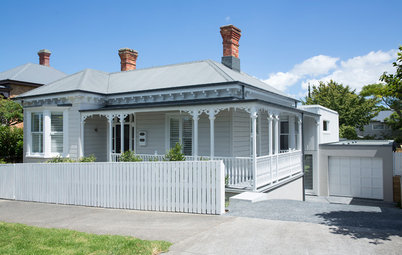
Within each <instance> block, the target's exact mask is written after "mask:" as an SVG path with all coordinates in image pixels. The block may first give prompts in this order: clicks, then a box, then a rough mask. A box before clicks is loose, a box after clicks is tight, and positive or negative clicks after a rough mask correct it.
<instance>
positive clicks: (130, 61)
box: [119, 48, 138, 71]
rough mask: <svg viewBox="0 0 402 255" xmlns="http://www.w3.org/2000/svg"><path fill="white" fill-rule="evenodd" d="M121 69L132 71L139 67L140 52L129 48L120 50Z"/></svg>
mask: <svg viewBox="0 0 402 255" xmlns="http://www.w3.org/2000/svg"><path fill="white" fill-rule="evenodd" d="M119 56H120V65H121V71H130V70H135V69H136V68H137V57H138V52H137V51H135V50H132V49H129V48H122V49H120V50H119Z"/></svg>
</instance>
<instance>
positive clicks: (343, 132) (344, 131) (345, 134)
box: [339, 125, 358, 140]
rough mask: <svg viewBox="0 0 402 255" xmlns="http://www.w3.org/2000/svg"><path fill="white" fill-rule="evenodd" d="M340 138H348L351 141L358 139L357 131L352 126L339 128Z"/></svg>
mask: <svg viewBox="0 0 402 255" xmlns="http://www.w3.org/2000/svg"><path fill="white" fill-rule="evenodd" d="M339 136H340V137H342V138H346V139H349V140H353V139H357V138H358V137H357V133H356V129H355V128H354V127H351V126H345V125H343V126H340V127H339Z"/></svg>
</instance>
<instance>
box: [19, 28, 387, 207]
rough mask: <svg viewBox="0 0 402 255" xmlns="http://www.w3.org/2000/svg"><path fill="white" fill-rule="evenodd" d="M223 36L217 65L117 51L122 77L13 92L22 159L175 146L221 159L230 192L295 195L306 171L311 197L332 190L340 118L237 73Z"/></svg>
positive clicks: (111, 155)
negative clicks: (144, 58) (330, 165)
mask: <svg viewBox="0 0 402 255" xmlns="http://www.w3.org/2000/svg"><path fill="white" fill-rule="evenodd" d="M220 33H221V36H222V39H223V43H222V44H223V57H222V61H221V63H218V62H215V61H212V60H202V61H194V62H187V63H179V64H173V65H167V66H158V67H152V68H144V69H136V66H137V62H136V61H137V57H138V52H136V51H134V50H132V49H127V48H123V49H120V50H119V56H120V59H121V72H117V73H106V72H102V71H98V70H93V69H85V70H83V71H80V72H78V73H75V74H72V75H69V76H66V77H64V78H62V79H59V80H57V81H54V82H51V83H49V84H47V85H46V86H42V87H39V88H37V89H35V90H31V91H28V92H26V93H24V94H22V95H19V96H18V97H17V98H18V100H20V102H21V103H22V105H23V107H24V119H25V120H26V123H27V125H25V126H24V162H43V161H46V160H47V159H49V158H52V157H56V156H61V157H71V158H79V157H83V156H89V155H91V154H93V155H95V156H96V158H97V160H98V161H109V162H116V161H119V158H120V156H121V154H122V152H124V151H128V150H132V151H135V153H136V154H138V155H139V156H140V157H142V158H143V159H144V160H161V159H162V158H163V155H164V154H165V153H166V151H167V150H169V148H171V147H173V146H174V145H175V144H176V143H177V142H180V143H181V144H182V146H183V152H184V154H185V155H186V159H187V160H199V159H218V160H222V161H223V162H224V164H225V170H226V176H227V180H228V183H227V189H226V190H227V191H230V192H243V191H246V190H251V191H258V192H269V191H271V190H274V189H275V190H276V192H278V190H279V191H281V190H283V192H286V194H288V196H287V198H292V199H302V197H303V168H304V169H306V170H307V171H306V174H305V178H304V185H305V187H306V189H307V190H309V192H311V193H312V194H316V195H329V194H331V193H329V190H330V189H329V187H328V183H329V181H328V176H330V174H329V172H330V171H331V170H328V169H326V168H321V167H320V166H321V163H320V162H322V161H323V160H321V155H323V154H322V153H321V152H320V151H321V149H322V148H321V147H322V146H323V145H325V144H328V143H336V142H338V141H339V129H338V114H337V113H336V112H334V111H332V110H329V109H327V108H325V107H322V106H302V107H297V104H298V100H296V99H294V98H292V97H290V96H288V95H286V94H285V93H283V92H282V91H279V90H277V89H276V88H274V87H272V86H270V85H268V84H266V83H264V82H262V81H261V80H259V79H256V78H254V77H252V76H250V75H247V74H245V73H244V72H242V71H241V68H240V59H239V40H240V36H241V31H240V29H238V28H236V27H235V26H233V25H228V26H223V27H221V30H220ZM303 162H304V163H303ZM321 169H324V170H321ZM384 171H385V170H384ZM387 171H388V170H387ZM384 183H385V182H384ZM386 184H387V183H386ZM385 186H386V185H385ZM289 191H291V192H289ZM282 197H283V196H282Z"/></svg>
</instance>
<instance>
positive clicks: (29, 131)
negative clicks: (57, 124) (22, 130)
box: [27, 112, 44, 154]
mask: <svg viewBox="0 0 402 255" xmlns="http://www.w3.org/2000/svg"><path fill="white" fill-rule="evenodd" d="M33 114H40V115H41V119H42V121H41V124H40V126H42V128H41V129H42V131H41V132H38V131H35V132H33V131H32V115H33ZM43 122H44V120H43V112H31V113H29V129H28V131H27V132H28V133H29V136H30V141H31V142H30V145H31V146H30V148H31V150H32V147H33V145H32V135H33V134H42V141H41V143H42V144H41V145H42V146H41V147H42V152H32V153H35V154H43V152H44V148H43V133H44V129H43V124H44V123H43Z"/></svg>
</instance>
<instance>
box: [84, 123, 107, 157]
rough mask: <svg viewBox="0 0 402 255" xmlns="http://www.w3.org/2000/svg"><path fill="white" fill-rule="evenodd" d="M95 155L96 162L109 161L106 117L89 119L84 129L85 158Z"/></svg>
mask: <svg viewBox="0 0 402 255" xmlns="http://www.w3.org/2000/svg"><path fill="white" fill-rule="evenodd" d="M91 154H93V155H94V156H95V157H96V161H98V162H105V161H107V120H106V118H105V117H99V116H94V117H89V118H87V119H86V121H85V127H84V156H86V157H88V156H90V155H91Z"/></svg>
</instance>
